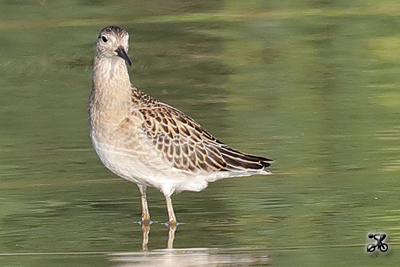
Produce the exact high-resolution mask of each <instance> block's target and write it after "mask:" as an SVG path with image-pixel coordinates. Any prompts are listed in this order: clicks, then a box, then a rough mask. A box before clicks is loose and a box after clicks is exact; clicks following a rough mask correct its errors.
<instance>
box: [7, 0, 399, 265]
mask: <svg viewBox="0 0 400 267" xmlns="http://www.w3.org/2000/svg"><path fill="white" fill-rule="evenodd" d="M114 24H115V25H119V26H122V27H124V28H125V29H126V30H128V31H129V32H130V35H131V44H130V51H129V55H130V57H131V58H132V60H133V67H131V68H130V69H129V71H130V74H131V79H132V82H133V84H134V85H136V86H137V87H139V88H140V89H142V90H143V91H145V92H146V93H148V94H150V95H152V96H153V97H155V98H157V99H159V100H162V101H163V102H166V103H168V104H170V105H172V106H175V107H177V108H179V109H180V110H182V111H184V112H185V113H186V114H188V115H190V116H191V117H193V118H195V119H196V120H197V121H198V122H200V123H201V124H202V125H203V126H204V127H205V128H206V129H207V130H208V131H210V132H211V133H213V134H214V135H215V136H216V137H218V138H219V139H221V140H222V141H224V142H225V143H227V144H229V145H230V146H232V147H234V148H237V149H240V150H242V151H245V152H248V153H253V154H257V155H262V156H266V157H269V158H272V159H274V160H275V163H274V165H273V167H272V168H271V171H272V172H273V173H274V175H273V176H270V177H265V176H253V177H248V178H234V179H229V180H221V181H218V182H215V183H212V184H210V186H209V187H208V188H207V189H206V190H204V191H202V192H200V193H194V192H183V193H181V194H178V195H175V196H174V197H173V202H174V207H175V211H176V214H177V218H178V220H179V221H180V222H181V225H179V227H178V229H177V231H176V233H175V240H174V244H173V246H174V248H176V250H165V249H166V248H167V242H168V228H167V227H166V226H165V225H164V223H165V221H166V220H167V214H166V207H165V203H164V199H163V196H162V195H161V194H160V193H159V192H158V191H157V190H154V189H150V190H149V192H148V198H149V206H150V212H151V214H152V220H153V221H154V223H153V225H152V226H151V230H150V234H149V242H148V249H149V252H146V253H144V252H142V229H141V227H140V226H139V225H138V224H137V221H138V220H139V218H140V199H139V192H138V190H137V187H136V185H134V184H132V183H129V182H127V181H125V180H122V179H120V178H118V177H116V176H114V175H113V174H112V173H110V172H109V171H107V170H106V169H105V168H104V167H103V166H102V164H101V163H100V162H99V160H98V159H97V157H96V155H95V153H94V152H93V150H92V148H91V143H90V140H89V137H88V126H87V117H86V109H87V98H88V94H89V91H90V88H91V67H92V59H93V44H94V42H95V40H96V37H97V34H98V32H99V31H100V29H102V28H103V27H105V26H108V25H114ZM0 36H1V37H0V40H1V42H0V43H1V49H0V157H1V161H0V262H1V266H231V265H233V264H236V266H264V265H273V266H293V265H296V266H399V263H400V257H399V255H398V253H399V249H400V226H399V221H400V198H399V191H400V181H399V177H400V119H399V118H400V117H399V116H400V89H399V88H400V1H357V0H353V1H323V0H319V1H317V0H314V1H294V0H285V1H261V0H260V1H257V0H250V1H238V0H236V1H233V0H230V1H229V0H228V1H208V0H199V1H174V0H169V1H157V0H154V1H144V0H142V1H127V0H102V1H94V0H85V1H61V0H59V1H48V0H47V1H46V0H42V1H40V0H37V1H20V0H4V1H0ZM371 232H373V233H386V234H387V235H388V241H387V243H388V244H389V249H390V251H389V253H377V254H373V255H368V254H367V253H366V245H367V244H368V243H371V242H372V240H369V239H368V237H367V235H368V233H371ZM385 241H386V240H385Z"/></svg>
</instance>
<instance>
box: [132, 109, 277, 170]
mask: <svg viewBox="0 0 400 267" xmlns="http://www.w3.org/2000/svg"><path fill="white" fill-rule="evenodd" d="M139 111H140V113H141V114H142V115H143V117H144V120H145V121H144V123H143V124H142V129H143V131H144V132H145V133H146V134H147V136H148V138H150V139H151V140H152V142H153V144H154V146H155V148H156V149H158V150H159V151H160V152H161V153H162V154H163V156H164V158H165V159H167V160H168V161H169V162H170V163H171V164H173V166H174V167H176V168H178V169H182V170H187V171H192V172H196V171H202V172H205V173H211V172H213V171H239V172H240V171H249V170H250V171H262V170H263V169H264V168H265V167H268V166H270V162H272V161H271V160H269V159H266V158H263V157H257V156H252V155H247V154H244V153H242V152H239V151H237V150H234V149H232V148H230V147H228V146H227V145H225V144H223V143H222V142H220V141H219V140H217V139H216V138H215V137H213V136H212V135H211V134H209V133H208V132H207V131H206V130H204V129H203V128H202V127H201V126H200V125H199V124H198V123H197V122H196V121H194V120H193V119H192V118H190V117H188V116H186V115H185V114H183V113H182V112H180V111H179V110H177V109H174V108H172V107H170V106H167V105H164V104H162V103H157V105H156V106H152V107H151V108H143V109H139Z"/></svg>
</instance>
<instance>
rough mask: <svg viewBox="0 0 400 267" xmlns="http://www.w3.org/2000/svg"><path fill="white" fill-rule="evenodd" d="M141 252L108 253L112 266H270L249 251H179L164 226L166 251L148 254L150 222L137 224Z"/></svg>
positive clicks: (171, 230) (170, 231) (172, 227)
mask: <svg viewBox="0 0 400 267" xmlns="http://www.w3.org/2000/svg"><path fill="white" fill-rule="evenodd" d="M141 227H142V250H143V251H142V252H117V253H112V254H110V255H109V256H110V261H112V262H113V266H118V267H131V266H132V267H133V266H135V267H138V266H163V267H180V266H200V267H202V266H204V267H206V266H207V267H228V266H233V265H234V266H271V261H270V258H269V257H268V256H266V255H265V251H259V250H257V249H256V250H254V249H253V250H252V249H249V248H242V249H240V248H234V249H218V248H180V249H174V248H173V244H174V239H175V232H176V229H177V226H176V225H170V226H168V243H167V248H166V249H154V250H151V251H149V249H148V244H149V233H150V228H151V223H145V224H141Z"/></svg>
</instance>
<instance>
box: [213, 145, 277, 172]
mask: <svg viewBox="0 0 400 267" xmlns="http://www.w3.org/2000/svg"><path fill="white" fill-rule="evenodd" d="M219 151H220V152H221V155H222V158H223V159H224V160H225V162H226V164H227V167H228V170H229V169H232V170H236V171H240V170H254V171H262V170H263V169H264V168H267V167H269V166H271V163H272V162H273V160H271V159H267V158H264V157H259V156H254V155H248V154H244V153H242V152H240V151H237V150H235V149H232V148H230V147H228V146H222V147H220V148H219Z"/></svg>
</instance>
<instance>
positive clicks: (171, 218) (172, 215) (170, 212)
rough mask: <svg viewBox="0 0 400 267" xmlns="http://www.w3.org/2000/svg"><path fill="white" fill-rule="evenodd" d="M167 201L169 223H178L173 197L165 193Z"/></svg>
mask: <svg viewBox="0 0 400 267" xmlns="http://www.w3.org/2000/svg"><path fill="white" fill-rule="evenodd" d="M165 202H166V203H167V210H168V225H169V226H171V225H176V224H177V221H176V217H175V212H174V207H173V206H172V201H171V197H170V196H167V195H165Z"/></svg>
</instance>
